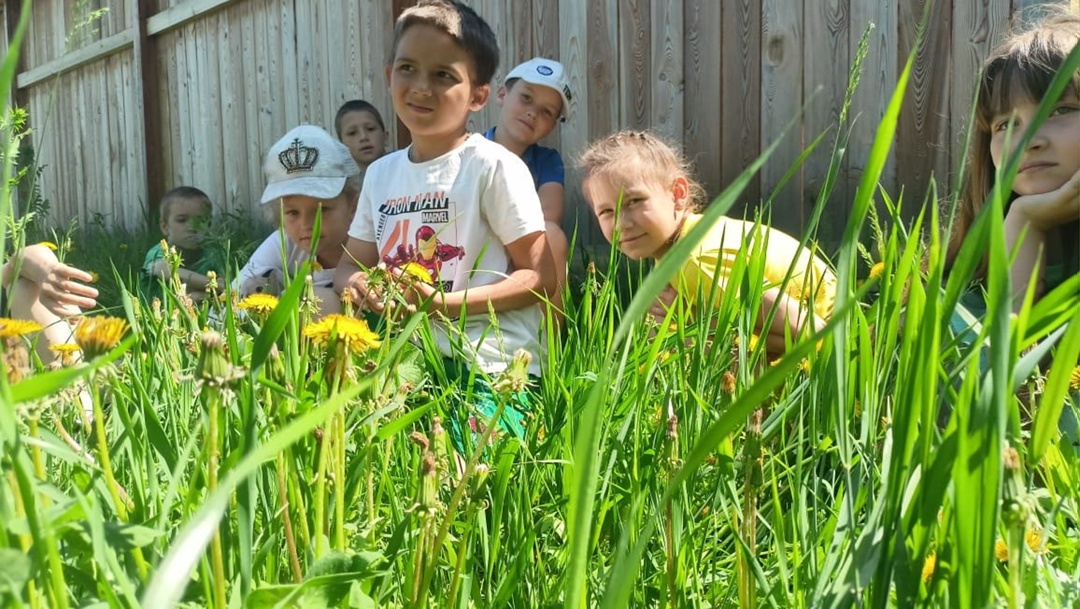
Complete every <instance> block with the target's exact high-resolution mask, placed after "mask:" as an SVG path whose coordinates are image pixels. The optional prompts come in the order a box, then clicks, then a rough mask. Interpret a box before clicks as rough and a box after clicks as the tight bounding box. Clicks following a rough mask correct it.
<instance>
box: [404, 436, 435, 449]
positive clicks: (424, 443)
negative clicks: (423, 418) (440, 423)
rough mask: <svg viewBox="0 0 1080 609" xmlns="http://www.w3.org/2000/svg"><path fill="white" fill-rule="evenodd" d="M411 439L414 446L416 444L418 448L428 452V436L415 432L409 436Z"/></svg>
mask: <svg viewBox="0 0 1080 609" xmlns="http://www.w3.org/2000/svg"><path fill="white" fill-rule="evenodd" d="M409 439H410V440H412V442H413V444H416V445H417V446H419V447H420V448H422V449H424V450H427V448H428V446H430V443H429V442H428V439H427V436H425V435H424V434H422V433H420V432H419V431H414V432H412V433H411V434H409Z"/></svg>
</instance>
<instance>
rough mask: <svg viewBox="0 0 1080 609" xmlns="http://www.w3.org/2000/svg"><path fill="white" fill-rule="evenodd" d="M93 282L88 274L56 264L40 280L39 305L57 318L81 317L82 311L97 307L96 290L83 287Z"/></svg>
mask: <svg viewBox="0 0 1080 609" xmlns="http://www.w3.org/2000/svg"><path fill="white" fill-rule="evenodd" d="M93 280H94V277H93V276H92V275H91V274H90V273H87V272H86V271H84V270H81V269H77V268H75V267H73V266H68V265H66V264H64V263H62V262H57V263H56V264H53V265H51V266H50V267H49V268H48V270H47V271H46V273H45V277H44V278H43V279H42V280H41V304H43V305H45V308H47V309H48V310H50V311H52V312H53V313H54V314H56V315H57V316H58V317H62V318H66V317H72V316H74V315H82V312H83V309H92V308H94V307H96V306H97V301H96V300H95V299H96V298H97V297H98V291H97V289H95V288H92V287H90V286H88V285H84V284H86V283H90V282H92V281H93ZM80 282H81V283H80Z"/></svg>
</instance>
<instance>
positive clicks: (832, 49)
mask: <svg viewBox="0 0 1080 609" xmlns="http://www.w3.org/2000/svg"><path fill="white" fill-rule="evenodd" d="M803 10H805V11H806V20H805V25H804V27H805V31H806V32H807V33H808V34H809V33H811V32H812V33H813V35H807V36H805V38H804V42H803V49H804V52H803V57H804V58H805V59H804V62H805V63H804V69H803V78H804V82H803V99H804V103H805V104H806V108H805V112H806V114H805V120H804V123H803V125H804V126H803V146H806V145H808V144H809V143H810V142H812V141H813V139H814V138H815V137H817V136H818V134H820V133H822V132H828V135H826V136H825V139H824V141H823V142H822V144H821V145H820V146H819V147H818V148H817V150H815V151H814V153H813V154H811V155H810V156H809V157H808V158H807V159H806V165H805V166H804V167H803V188H802V210H801V212H802V222H801V223H800V224H799V225H798V226H794V227H792V229H793V232H796V233H797V232H799V231H800V230H801V228H802V227H803V226H805V225H806V222H807V221H809V219H810V214H811V212H812V211H813V207H814V204H815V202H816V201H817V197H818V192H819V191H820V190H821V188H822V187H823V186H824V183H825V178H826V175H827V173H828V169H829V164H830V163H831V154H832V149H833V145H832V144H833V142H835V141H836V136H837V135H838V133H839V129H844V128H845V127H844V126H843V125H838V122H839V119H840V109H841V107H842V105H843V101H844V92H845V90H846V89H847V76H848V66H849V65H850V63H851V62H850V57H849V56H848V42H849V34H848V29H849V26H850V24H849V22H848V13H847V6H846V5H845V3H844V2H842V1H841V0H809V1H808V2H806V4H805V7H804V9H803ZM847 163H848V159H847V158H844V159H842V160H841V162H840V172H839V174H838V175H837V176H836V182H835V184H834V190H833V194H832V196H830V197H829V199H828V202H827V203H826V204H825V209H824V211H823V213H822V217H821V230H819V231H818V234H819V235H820V238H821V239H822V240H823V241H826V242H839V238H840V233H841V232H842V231H843V229H844V226H845V225H846V224H847V217H848V210H849V209H850V205H851V197H852V194H851V193H850V192H849V189H848V181H847Z"/></svg>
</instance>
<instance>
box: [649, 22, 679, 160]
mask: <svg viewBox="0 0 1080 609" xmlns="http://www.w3.org/2000/svg"><path fill="white" fill-rule="evenodd" d="M651 22H652V25H653V27H652V32H653V40H652V45H651V47H652V59H651V62H650V63H651V66H652V83H651V85H652V86H651V89H652V104H651V105H652V108H651V109H652V112H651V116H650V123H651V126H652V129H654V130H655V131H656V132H658V133H661V134H663V135H664V136H665V137H667V138H668V139H669V140H671V141H673V142H676V143H677V144H678V145H679V147H680V148H681V147H682V146H683V140H682V138H683V128H682V126H683V104H684V101H683V96H684V90H683V77H684V73H683V44H684V40H685V36H684V31H683V14H682V7H681V6H678V5H676V4H675V3H673V2H653V4H652V18H651Z"/></svg>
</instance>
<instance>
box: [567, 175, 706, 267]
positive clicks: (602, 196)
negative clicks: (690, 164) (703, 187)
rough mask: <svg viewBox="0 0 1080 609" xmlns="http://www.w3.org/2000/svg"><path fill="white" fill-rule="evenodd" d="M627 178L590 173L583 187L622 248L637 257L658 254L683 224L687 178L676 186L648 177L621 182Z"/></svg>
mask: <svg viewBox="0 0 1080 609" xmlns="http://www.w3.org/2000/svg"><path fill="white" fill-rule="evenodd" d="M628 182H630V180H628V179H618V177H617V176H614V175H590V176H589V177H587V178H586V179H585V181H584V182H583V183H582V190H583V191H584V193H585V198H586V199H588V201H589V204H590V206H591V207H592V209H593V213H594V214H596V219H597V221H598V222H599V223H600V229H601V230H602V231H603V233H604V237H606V238H607V240H608V241H610V242H612V243H615V244H616V245H617V246H618V247H619V251H621V252H622V253H624V254H626V255H627V256H628V257H630V258H633V259H634V260H641V259H644V258H659V257H660V256H662V255H663V254H664V252H666V251H667V250H668V248H669V247H670V246H671V243H672V241H673V240H674V239H675V238H676V237H677V236H678V232H679V229H680V227H681V226H682V221H683V219H684V216H685V211H686V208H685V206H684V199H685V197H686V193H687V189H686V181H685V179H683V178H679V179H677V180H676V181H675V184H674V185H673V186H671V187H664V186H663V185H662V184H660V183H659V182H658V181H656V180H648V179H646V180H642V181H641V182H639V183H637V184H628V185H626V186H625V187H624V186H622V184H626V183H628ZM616 184H619V186H616ZM616 233H618V238H617V239H616Z"/></svg>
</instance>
